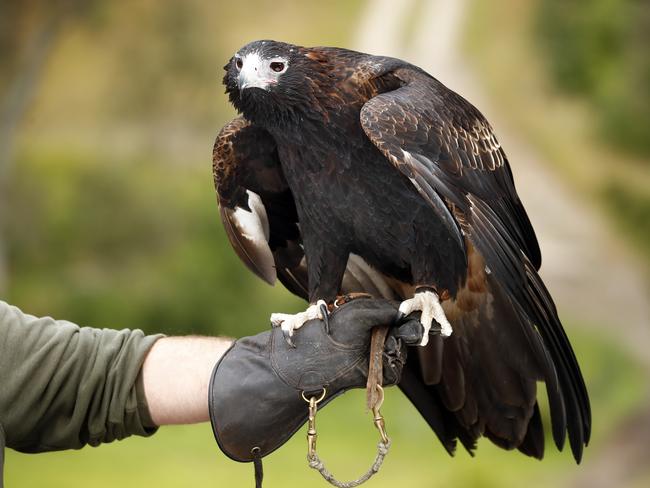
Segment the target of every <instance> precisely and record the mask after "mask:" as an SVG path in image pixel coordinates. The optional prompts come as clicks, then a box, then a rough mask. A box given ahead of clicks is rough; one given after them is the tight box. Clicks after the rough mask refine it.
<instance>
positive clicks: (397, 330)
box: [209, 298, 423, 462]
mask: <svg viewBox="0 0 650 488" xmlns="http://www.w3.org/2000/svg"><path fill="white" fill-rule="evenodd" d="M398 322H400V324H399V325H398ZM386 325H388V326H393V327H391V330H390V332H389V335H388V337H387V339H386V343H385V347H384V351H383V384H384V385H395V384H396V383H397V382H398V381H399V379H400V376H401V372H402V367H403V366H404V363H405V361H406V345H413V344H419V341H420V340H421V339H422V331H423V329H422V327H421V325H420V323H419V322H418V321H417V320H416V319H410V318H407V319H406V321H402V316H401V314H400V313H399V311H398V310H397V308H396V307H395V306H394V305H393V304H392V303H390V302H388V301H385V300H375V299H370V298H358V299H355V300H352V301H351V302H349V303H346V304H344V305H341V306H340V307H339V308H336V309H335V310H334V311H333V312H332V313H331V314H330V315H329V326H328V327H326V325H325V323H324V322H323V321H322V320H311V321H309V322H307V323H305V325H304V326H303V327H301V329H300V332H299V333H296V334H295V335H294V336H293V341H294V346H293V347H292V346H291V345H289V344H288V343H287V341H285V339H284V337H283V335H282V331H281V329H280V328H279V327H275V328H273V329H272V330H270V331H267V332H263V333H261V334H258V335H256V336H253V337H245V338H243V339H239V340H237V341H236V342H235V343H234V344H233V346H232V347H231V348H230V349H229V350H228V351H227V352H226V353H225V354H224V356H223V357H222V358H221V360H220V361H219V362H218V363H217V365H216V366H215V368H214V371H213V373H212V379H211V382H210V389H209V407H210V419H211V423H212V428H213V431H214V436H215V438H216V440H217V443H218V444H219V447H220V448H221V450H222V451H223V452H224V453H225V454H226V455H227V456H228V457H230V458H232V459H234V460H235V461H240V462H249V461H254V460H255V459H259V458H261V457H264V456H266V455H268V454H269V453H271V452H272V451H274V450H275V449H277V448H278V447H280V446H282V445H283V444H284V443H285V442H286V441H287V440H288V439H289V438H290V437H291V436H292V435H293V434H294V433H295V432H296V431H297V430H298V429H299V428H300V427H301V426H302V425H303V424H304V423H305V421H306V420H307V418H308V410H307V408H306V404H305V401H306V400H307V399H308V398H310V397H314V396H316V397H321V396H322V399H321V400H320V401H319V407H322V406H323V405H325V404H327V403H329V401H330V400H332V399H333V398H335V397H337V396H338V395H340V394H341V393H343V392H345V391H346V390H348V389H350V388H363V387H364V386H366V379H367V375H368V352H369V346H370V337H371V332H372V329H373V328H374V327H379V326H386ZM328 329H329V330H328Z"/></svg>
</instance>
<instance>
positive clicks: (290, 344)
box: [281, 329, 296, 348]
mask: <svg viewBox="0 0 650 488" xmlns="http://www.w3.org/2000/svg"><path fill="white" fill-rule="evenodd" d="M281 330H282V336H283V337H284V340H285V342H286V343H287V344H288V345H289V347H293V348H295V347H296V345H295V344H294V343H293V340H291V336H290V335H289V332H287V331H286V330H284V329H281Z"/></svg>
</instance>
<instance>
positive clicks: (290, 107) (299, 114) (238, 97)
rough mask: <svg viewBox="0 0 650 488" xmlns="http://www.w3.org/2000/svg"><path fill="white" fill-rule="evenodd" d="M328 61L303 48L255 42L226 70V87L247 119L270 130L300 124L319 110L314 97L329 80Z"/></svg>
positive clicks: (278, 43)
mask: <svg viewBox="0 0 650 488" xmlns="http://www.w3.org/2000/svg"><path fill="white" fill-rule="evenodd" d="M325 61H326V60H324V59H323V58H322V57H318V56H315V55H314V54H313V52H312V51H311V50H309V49H307V48H304V47H301V46H294V45H292V44H287V43H284V42H278V41H269V40H265V41H254V42H251V43H250V44H247V45H245V46H244V47H242V48H241V49H240V50H239V51H237V52H236V53H235V55H234V56H233V57H232V58H230V61H229V62H228V64H226V66H224V69H225V70H226V75H225V76H224V78H223V83H224V85H225V86H226V93H227V94H228V96H229V98H230V102H231V103H232V104H233V105H234V106H235V108H236V109H237V111H239V112H240V113H242V114H243V115H244V116H245V117H246V118H247V119H249V120H251V121H253V122H255V123H257V124H260V125H262V126H267V127H270V126H273V125H277V124H280V125H286V124H287V123H299V122H300V121H301V120H303V119H304V118H305V117H307V118H309V114H310V113H311V112H314V110H317V107H315V104H314V101H315V97H314V94H315V92H316V91H318V87H322V85H323V83H326V80H327V79H328V78H329V75H328V74H327V71H328V70H327V67H326V66H324V64H326V62H325Z"/></svg>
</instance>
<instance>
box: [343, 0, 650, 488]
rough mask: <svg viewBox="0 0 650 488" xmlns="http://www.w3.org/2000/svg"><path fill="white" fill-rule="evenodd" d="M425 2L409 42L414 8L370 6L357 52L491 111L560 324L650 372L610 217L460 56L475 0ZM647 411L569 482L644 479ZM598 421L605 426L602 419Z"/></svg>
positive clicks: (640, 277)
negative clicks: (587, 333)
mask: <svg viewBox="0 0 650 488" xmlns="http://www.w3.org/2000/svg"><path fill="white" fill-rule="evenodd" d="M422 3H423V5H422V8H421V9H420V11H418V13H417V18H416V19H415V21H414V22H413V26H414V30H415V32H412V33H409V36H408V37H407V36H406V35H405V33H404V29H405V28H409V27H410V26H406V27H405V26H404V25H401V26H400V23H401V22H404V19H409V18H410V17H409V12H408V10H409V9H412V8H413V5H414V4H413V2H412V1H405V2H391V1H390V0H370V1H369V2H368V3H367V7H366V15H365V20H364V22H363V24H362V26H361V27H362V28H361V30H360V32H359V34H358V37H357V39H356V44H355V46H354V47H355V48H356V49H358V50H360V51H366V52H371V53H375V54H386V55H392V56H396V57H401V58H403V59H405V60H407V61H410V62H413V63H414V64H417V65H418V66H420V67H422V68H424V69H425V70H427V71H428V72H429V73H431V74H432V75H434V76H435V77H436V78H438V79H440V80H441V81H442V82H443V83H445V84H446V85H448V86H449V87H450V88H452V89H453V90H455V91H457V92H459V93H460V94H461V95H463V96H464V97H466V98H467V99H469V100H470V101H471V102H472V103H473V104H474V105H476V106H477V107H478V108H479V109H480V110H481V111H482V112H483V114H484V115H485V116H486V117H487V118H488V120H490V122H491V124H492V125H493V127H494V128H495V131H496V132H497V135H498V137H499V139H500V142H501V143H502V144H503V146H504V148H505V150H506V153H507V154H508V157H509V160H510V163H511V165H512V168H513V173H514V178H515V183H516V185H517V189H518V193H519V195H520V196H521V199H522V200H523V202H524V205H525V206H526V209H527V211H528V214H529V216H530V218H531V221H532V222H533V226H534V228H535V230H536V232H537V236H538V239H539V241H540V246H541V248H542V255H543V264H542V269H541V275H542V277H543V278H544V280H545V282H546V284H547V286H548V288H549V289H550V291H551V293H552V294H553V297H554V299H555V301H556V304H557V306H558V309H559V312H560V315H561V316H564V317H566V316H567V315H568V316H570V317H572V318H574V319H577V320H578V323H581V324H589V325H590V326H598V327H602V328H605V329H606V330H608V335H609V336H610V337H611V338H613V339H615V340H617V341H619V342H620V343H621V344H622V345H623V346H624V347H625V348H626V349H627V350H629V351H630V352H631V353H632V354H633V355H634V356H635V357H636V358H637V359H638V360H639V361H640V362H641V363H643V364H644V365H645V369H646V371H648V372H650V355H648V352H647V348H648V345H650V300H649V297H650V287H649V286H648V283H647V280H646V277H645V275H644V274H643V271H642V269H643V268H642V266H641V265H640V263H639V262H638V261H637V258H636V257H635V256H634V255H633V254H632V253H631V252H630V251H629V249H628V247H627V245H626V243H623V241H622V239H620V238H619V237H618V236H617V235H615V233H614V231H613V230H612V227H611V226H610V225H608V224H607V223H606V222H605V221H604V219H603V218H602V216H600V215H599V214H598V213H597V212H596V211H595V210H593V209H592V208H590V207H589V206H588V205H587V203H586V202H584V201H581V200H580V198H579V197H578V196H576V194H575V192H573V191H572V190H571V188H570V187H569V186H568V185H565V183H564V182H563V181H562V179H561V177H559V176H558V175H556V174H554V173H553V172H552V170H551V167H552V165H551V164H549V163H548V162H547V161H545V160H544V157H543V156H542V155H541V153H539V152H538V151H537V150H536V149H535V148H534V147H533V146H532V145H531V144H529V143H527V142H526V141H525V140H524V139H523V137H522V135H521V134H518V133H517V130H516V128H512V127H508V124H507V121H506V120H504V119H505V118H504V117H503V116H502V114H500V113H499V111H498V107H497V106H495V104H494V103H490V102H491V101H490V100H489V99H488V97H487V94H486V93H485V92H484V91H483V90H482V89H481V86H480V80H479V79H478V77H477V76H475V75H474V74H473V73H472V69H471V67H470V66H469V65H468V64H467V62H466V57H465V56H464V55H463V53H462V51H461V45H460V44H461V41H462V30H463V28H464V25H465V20H466V19H465V13H466V12H467V7H468V1H467V0H455V1H447V0H431V1H428V2H422ZM407 39H410V41H409V40H407ZM513 83H516V80H513ZM602 360H603V361H608V358H605V357H603V358H602ZM648 410H649V409H648V408H647V405H644V406H642V407H641V409H640V411H639V414H637V415H635V416H633V417H632V418H628V419H627V420H626V421H625V425H623V426H621V428H620V430H619V432H618V434H617V435H615V436H614V437H612V438H611V439H609V441H608V446H607V447H605V448H604V449H602V450H601V451H600V452H599V453H595V454H594V455H591V456H590V455H587V456H586V462H585V463H584V467H583V468H582V469H581V470H579V471H577V475H576V478H575V479H573V480H568V481H567V482H568V483H570V484H571V485H572V486H577V487H580V488H582V487H592V488H597V487H603V488H605V487H612V486H623V485H626V484H627V483H629V482H630V481H631V480H634V479H637V477H639V476H641V477H642V476H643V474H640V473H641V472H642V471H643V470H647V467H645V461H644V458H647V443H648V440H649V439H650V416H649V412H648ZM599 421H600V422H606V421H607V419H598V418H596V419H595V422H599Z"/></svg>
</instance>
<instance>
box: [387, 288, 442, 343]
mask: <svg viewBox="0 0 650 488" xmlns="http://www.w3.org/2000/svg"><path fill="white" fill-rule="evenodd" d="M399 311H400V312H402V313H403V314H404V315H409V314H410V313H413V312H416V311H420V312H422V314H421V315H420V323H421V324H422V327H424V335H423V336H422V342H421V343H420V345H421V346H426V345H427V343H428V342H429V330H431V325H432V323H433V321H434V320H435V321H436V322H437V323H438V325H440V335H441V336H443V337H449V336H450V335H451V333H452V328H451V324H450V323H449V320H447V316H446V315H445V311H444V310H443V309H442V305H440V297H439V296H438V293H436V292H435V291H434V289H433V288H430V287H418V288H416V292H415V295H414V296H413V298H410V299H408V300H404V301H403V302H402V303H401V304H400V306H399Z"/></svg>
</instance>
